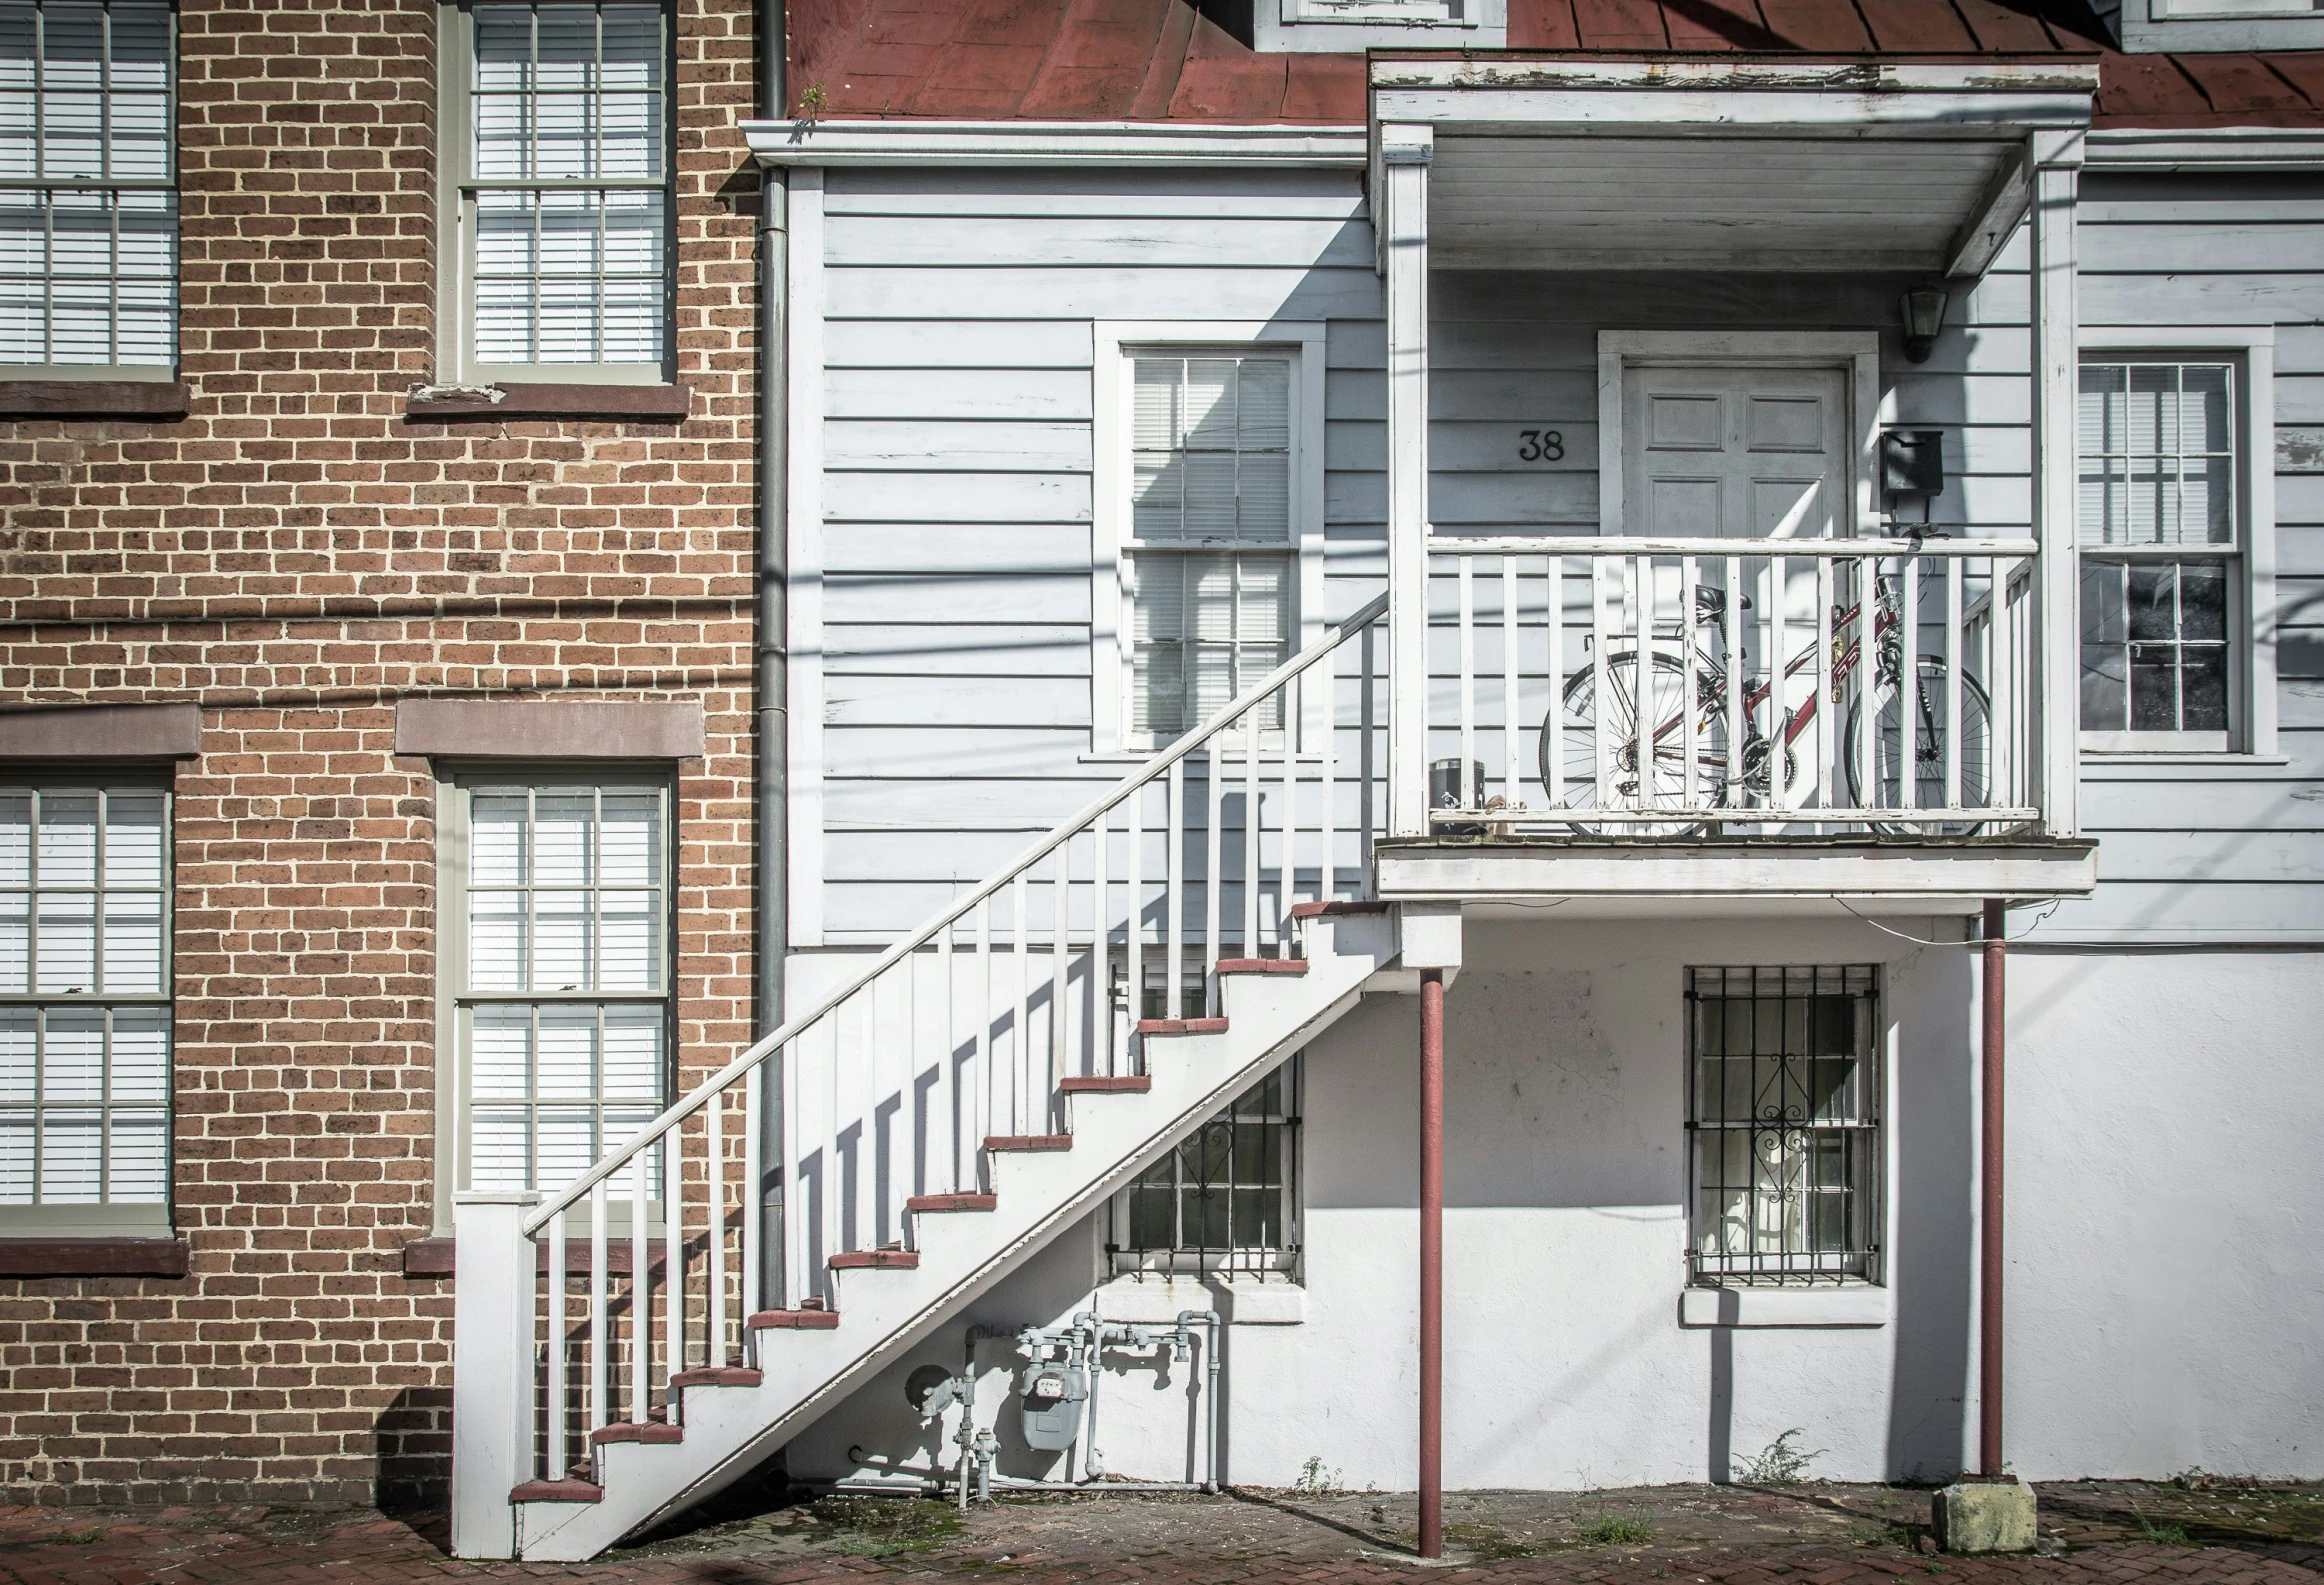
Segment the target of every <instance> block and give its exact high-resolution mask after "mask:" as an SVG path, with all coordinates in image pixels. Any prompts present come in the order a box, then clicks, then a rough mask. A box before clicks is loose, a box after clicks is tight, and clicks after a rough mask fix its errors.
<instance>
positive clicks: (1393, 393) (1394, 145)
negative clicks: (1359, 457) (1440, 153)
mask: <svg viewBox="0 0 2324 1585" xmlns="http://www.w3.org/2000/svg"><path fill="white" fill-rule="evenodd" d="M1435 152H1436V143H1435V132H1434V130H1433V129H1432V128H1429V127H1426V126H1383V127H1381V128H1380V138H1379V145H1378V148H1377V150H1376V152H1375V153H1374V155H1373V160H1372V203H1373V206H1374V207H1373V225H1374V226H1375V227H1376V228H1377V236H1378V239H1379V244H1380V272H1381V274H1382V275H1383V276H1385V277H1386V287H1387V298H1388V302H1387V311H1388V831H1389V834H1390V835H1392V836H1399V837H1417V836H1426V835H1427V834H1428V164H1429V160H1430V159H1431V158H1432V157H1433V156H1434V154H1435Z"/></svg>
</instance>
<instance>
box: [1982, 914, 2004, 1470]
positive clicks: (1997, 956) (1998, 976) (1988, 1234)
mask: <svg viewBox="0 0 2324 1585" xmlns="http://www.w3.org/2000/svg"><path fill="white" fill-rule="evenodd" d="M2007 917H2008V915H2007V912H2006V910H2005V908H2004V906H2003V904H2002V903H2001V902H2000V901H1999V900H1998V899H1994V900H1989V901H1988V902H1987V903H1986V904H1985V942H1984V958H1985V972H1984V975H1983V981H1984V983H1983V985H1982V987H1981V990H1982V993H1983V1001H1984V1008H1983V1011H1984V1014H1985V1031H1984V1040H1983V1046H1984V1051H1983V1066H1984V1073H1983V1076H1982V1085H1981V1087H1982V1090H1983V1099H1984V1111H1985V1129H1984V1137H1983V1139H1982V1140H1981V1141H1980V1142H1979V1149H1978V1158H1977V1159H1978V1169H1979V1171H1978V1177H1979V1189H1980V1192H1981V1196H1982V1204H1981V1206H1980V1214H1979V1217H1978V1243H1979V1245H1980V1249H1979V1253H1980V1255H1981V1257H1982V1260H1981V1265H1982V1270H1981V1271H1980V1273H1979V1280H1978V1293H1977V1467H1978V1469H1979V1470H1980V1472H1982V1473H1984V1474H1987V1475H1999V1474H2000V1473H2001V1467H2002V1466H2001V1172H2002V1131H2001V1125H2002V1089H2003V1084H2002V1081H2003V1070H2002V1058H2003V1054H2004V1052H2003V1040H2004V1036H2005V1033H2006V1027H2007V1020H2006V1018H2005V1017H2004V1008H2003V993H2004V991H2005V989H2006V985H2005V983H2004V981H2005V977H2006V972H2007V966H2008V957H2009V947H2008V943H2007V940H2006V938H2005V932H2004V925H2005V922H2006V920H2007Z"/></svg>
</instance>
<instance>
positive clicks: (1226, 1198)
mask: <svg viewBox="0 0 2324 1585" xmlns="http://www.w3.org/2000/svg"><path fill="white" fill-rule="evenodd" d="M1300 1069H1301V1062H1300V1059H1299V1058H1298V1057H1296V1056H1294V1057H1293V1058H1292V1059H1291V1060H1290V1061H1289V1062H1286V1063H1284V1064H1283V1066H1281V1067H1280V1068H1277V1069H1276V1070H1275V1071H1274V1072H1273V1073H1270V1074H1269V1075H1267V1077H1265V1078H1264V1079H1261V1080H1260V1081H1259V1082H1258V1083H1257V1084H1255V1085H1253V1086H1251V1088H1250V1089H1248V1090H1246V1091H1244V1092H1243V1093H1242V1094H1241V1095H1240V1096H1238V1097H1236V1099H1235V1101H1234V1103H1233V1104H1232V1105H1230V1106H1228V1107H1227V1108H1226V1109H1225V1110H1223V1111H1221V1112H1220V1113H1219V1114H1218V1115H1217V1116H1216V1117H1213V1118H1212V1119H1211V1120H1210V1121H1208V1122H1206V1123H1204V1124H1203V1125H1202V1126H1201V1127H1200V1128H1197V1129H1196V1130H1195V1131H1194V1133H1193V1134H1192V1135H1190V1136H1189V1137H1188V1138H1187V1139H1186V1140H1184V1141H1183V1142H1181V1143H1180V1144H1179V1145H1177V1146H1176V1147H1175V1148H1173V1149H1172V1150H1171V1151H1170V1152H1169V1153H1168V1154H1166V1155H1165V1156H1163V1158H1162V1159H1161V1160H1160V1161H1158V1162H1156V1163H1155V1164H1154V1165H1153V1166H1151V1167H1149V1168H1148V1169H1147V1170H1146V1171H1145V1172H1143V1173H1141V1174H1139V1176H1138V1177H1137V1179H1136V1180H1135V1181H1133V1182H1132V1183H1131V1184H1130V1186H1129V1187H1128V1188H1126V1189H1124V1190H1123V1191H1122V1192H1121V1193H1119V1194H1117V1195H1115V1196H1114V1198H1113V1201H1112V1202H1111V1205H1110V1207H1109V1209H1108V1214H1107V1224H1108V1225H1107V1239H1106V1260H1107V1265H1108V1266H1109V1268H1110V1270H1111V1274H1113V1275H1115V1276H1131V1275H1139V1276H1144V1275H1154V1276H1163V1275H1178V1274H1187V1275H1196V1276H1230V1277H1235V1276H1251V1277H1267V1276H1279V1277H1291V1276H1294V1275H1295V1274H1296V1273H1297V1271H1298V1269H1299V1255H1300V1213H1299V1133H1300V1106H1299V1100H1300V1095H1301V1091H1302V1088H1303V1086H1302V1083H1301V1072H1300Z"/></svg>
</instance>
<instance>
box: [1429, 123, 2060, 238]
mask: <svg viewBox="0 0 2324 1585" xmlns="http://www.w3.org/2000/svg"><path fill="white" fill-rule="evenodd" d="M1449 130H1450V129H1440V135H1439V137H1438V138H1437V142H1436V158H1435V162H1434V168H1433V169H1432V170H1431V172H1430V174H1429V249H1430V253H1431V255H1432V260H1433V262H1434V263H1435V264H1436V265H1438V266H1439V267H1442V268H1449V269H1537V270H1538V269H1561V270H1598V269H1673V270H1676V269H1734V270H1921V271H1938V270H1942V269H1944V268H1946V266H1947V265H1948V264H1949V263H1950V262H1951V258H1952V250H1953V248H1954V245H1955V241H1956V239H1957V238H1958V237H1960V236H1961V234H1962V233H1963V231H1964V230H1965V229H1966V228H1967V227H1968V225H1969V222H1970V219H1971V217H1972V216H1973V215H1974V214H1975V213H1976V211H1977V209H1978V207H1979V205H1980V203H1981V201H1982V200H1983V199H1984V197H1985V195H1986V193H1987V192H1988V190H1989V189H1991V188H1992V187H1993V186H1994V185H1995V184H1996V182H1997V180H1998V179H1999V178H2000V177H2001V176H2002V174H2003V173H2004V171H2005V170H2007V169H2009V168H2010V167H2012V166H2013V165H2014V164H2015V163H2016V162H2017V160H2018V159H2019V152H2020V147H2021V145H2020V143H2019V142H2017V141H2014V140H2011V141H2004V140H1999V139H1986V140H1975V141H1972V140H1963V139H1942V140H1939V139H1926V140H1921V139H1904V138H1882V139H1857V140H1843V139H1836V138H1799V137H1793V138H1785V137H1642V138H1633V137H1465V136H1458V135H1449V136H1448V135H1442V134H1443V133H1445V132H1448V131H1449Z"/></svg>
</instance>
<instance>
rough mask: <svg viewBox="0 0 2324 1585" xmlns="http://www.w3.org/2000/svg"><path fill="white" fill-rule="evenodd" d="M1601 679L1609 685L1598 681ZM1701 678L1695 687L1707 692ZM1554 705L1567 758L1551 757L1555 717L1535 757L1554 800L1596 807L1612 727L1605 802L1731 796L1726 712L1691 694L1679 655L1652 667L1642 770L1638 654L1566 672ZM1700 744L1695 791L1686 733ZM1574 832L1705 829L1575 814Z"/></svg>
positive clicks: (1672, 804)
mask: <svg viewBox="0 0 2324 1585" xmlns="http://www.w3.org/2000/svg"><path fill="white" fill-rule="evenodd" d="M1601 680H1602V681H1603V687H1601ZM1703 681H1704V679H1703V678H1702V677H1701V676H1700V675H1698V676H1697V678H1696V683H1697V692H1698V695H1704V694H1707V692H1708V690H1706V689H1705V688H1703V686H1702V684H1703ZM1555 708H1556V709H1557V710H1558V712H1559V713H1558V716H1557V725H1558V729H1559V730H1558V734H1557V735H1558V736H1559V737H1560V738H1561V739H1562V742H1563V748H1562V758H1563V761H1564V763H1563V764H1562V765H1556V764H1552V763H1551V758H1550V742H1551V736H1552V734H1551V732H1550V725H1551V723H1550V722H1549V721H1548V720H1544V721H1543V722H1542V723H1541V739H1540V743H1539V746H1538V747H1537V749H1536V751H1535V752H1536V758H1537V761H1538V767H1539V770H1540V775H1541V786H1542V790H1543V791H1544V792H1546V793H1547V794H1548V795H1549V802H1550V806H1551V807H1552V808H1566V809H1594V808H1599V807H1601V805H1600V803H1599V799H1598V732H1599V729H1600V725H1601V722H1602V723H1603V725H1604V728H1605V730H1606V733H1607V742H1606V751H1607V758H1608V761H1609V776H1608V781H1609V789H1608V790H1609V793H1610V796H1609V797H1608V799H1607V800H1606V802H1605V803H1604V805H1603V806H1602V807H1604V808H1606V809H1608V810H1609V811H1611V810H1621V811H1624V812H1630V811H1638V812H1650V811H1654V810H1662V809H1667V810H1670V811H1671V812H1672V813H1673V814H1674V815H1675V814H1677V813H1678V812H1679V811H1681V810H1684V809H1688V808H1690V807H1691V808H1697V809H1699V808H1705V807H1709V808H1717V807H1719V806H1720V805H1722V804H1724V803H1725V802H1726V801H1727V720H1726V712H1725V711H1724V710H1720V709H1714V708H1712V707H1711V706H1710V705H1709V704H1707V703H1705V702H1704V699H1703V698H1701V697H1698V699H1697V700H1696V701H1694V702H1693V703H1692V704H1691V705H1690V703H1689V701H1688V700H1687V696H1686V667H1685V666H1684V665H1683V664H1681V663H1680V661H1679V659H1678V657H1677V656H1675V655H1664V654H1657V655H1655V656H1654V658H1653V664H1652V665H1651V666H1649V667H1648V668H1647V671H1646V696H1645V700H1644V710H1645V716H1646V720H1647V722H1648V723H1649V725H1648V729H1647V731H1648V736H1647V754H1646V756H1645V768H1644V771H1643V773H1642V772H1641V769H1640V755H1639V752H1638V720H1639V714H1640V697H1639V666H1638V656H1637V655H1636V653H1635V652H1632V651H1627V650H1625V651H1619V652H1617V653H1615V654H1612V655H1609V656H1607V657H1606V660H1605V663H1604V665H1603V666H1596V665H1592V666H1584V667H1583V668H1582V669H1581V670H1580V671H1578V672H1576V673H1574V674H1573V676H1572V677H1570V678H1568V679H1567V680H1566V685H1565V695H1564V697H1563V698H1562V699H1560V700H1559V701H1558V704H1557V705H1556V706H1555ZM1690 733H1691V734H1692V735H1693V738H1694V745H1695V787H1694V796H1693V797H1692V799H1690V798H1689V797H1688V796H1687V775H1686V749H1687V737H1688V735H1689V734H1690ZM1572 829H1573V830H1575V831H1577V832H1582V833H1586V834H1589V835H1593V836H1633V837H1676V836H1693V835H1696V834H1697V833H1699V832H1701V831H1702V829H1703V822H1702V821H1700V820H1687V819H1683V818H1677V819H1672V820H1668V821H1662V820H1606V821H1591V822H1581V821H1577V822H1575V823H1574V825H1573V826H1572Z"/></svg>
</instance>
